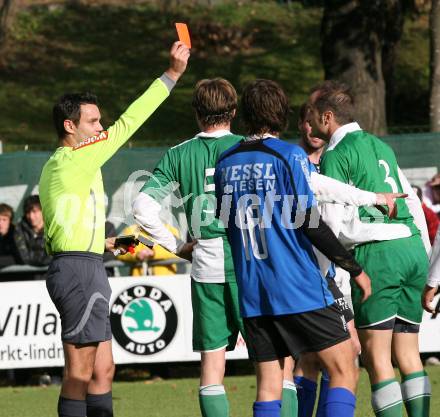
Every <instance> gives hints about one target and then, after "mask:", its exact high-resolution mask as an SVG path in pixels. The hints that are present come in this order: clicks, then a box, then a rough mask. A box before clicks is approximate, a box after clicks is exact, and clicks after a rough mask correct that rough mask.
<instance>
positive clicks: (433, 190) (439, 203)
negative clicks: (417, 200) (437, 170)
mask: <svg viewBox="0 0 440 417" xmlns="http://www.w3.org/2000/svg"><path fill="white" fill-rule="evenodd" d="M425 185H426V186H425V188H424V190H423V202H424V203H425V205H426V207H428V208H429V209H431V210H432V211H433V212H434V213H435V214H436V215H437V216H440V174H436V175H434V176H433V177H432V178H431V180H430V181H428V182H427V183H426V184H425Z"/></svg>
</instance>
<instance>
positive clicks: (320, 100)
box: [311, 80, 355, 125]
mask: <svg viewBox="0 0 440 417" xmlns="http://www.w3.org/2000/svg"><path fill="white" fill-rule="evenodd" d="M311 93H312V95H313V94H315V93H316V97H315V100H314V102H313V103H311V104H312V106H314V107H315V108H316V109H317V110H318V112H319V114H320V115H322V114H323V113H324V112H326V111H331V112H332V113H333V114H334V115H335V120H336V122H338V123H339V124H341V125H344V124H347V123H351V122H354V112H355V109H354V98H353V95H352V94H351V91H350V87H349V86H348V85H347V84H344V83H342V82H340V81H335V80H327V81H324V82H323V83H322V84H319V85H318V86H316V87H314V88H313V89H312V91H311Z"/></svg>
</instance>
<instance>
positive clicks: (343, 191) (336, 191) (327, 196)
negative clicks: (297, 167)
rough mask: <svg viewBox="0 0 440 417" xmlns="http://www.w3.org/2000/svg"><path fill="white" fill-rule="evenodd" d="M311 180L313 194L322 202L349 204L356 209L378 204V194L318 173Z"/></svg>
mask: <svg viewBox="0 0 440 417" xmlns="http://www.w3.org/2000/svg"><path fill="white" fill-rule="evenodd" d="M310 178H311V181H312V190H313V193H314V194H315V196H316V198H317V200H318V201H320V202H323V203H337V204H347V205H353V206H356V207H360V206H374V205H376V204H377V196H376V194H375V193H372V192H370V191H364V190H360V189H359V188H356V187H353V186H352V185H349V184H344V183H343V182H341V181H338V180H335V179H334V178H330V177H327V176H325V175H321V174H318V173H317V172H312V173H311V175H310Z"/></svg>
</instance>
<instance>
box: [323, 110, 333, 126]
mask: <svg viewBox="0 0 440 417" xmlns="http://www.w3.org/2000/svg"><path fill="white" fill-rule="evenodd" d="M333 118H334V115H333V112H332V111H330V110H328V111H325V112H324V113H323V114H322V122H323V124H324V125H329V124H330V123H331V121H332V120H333Z"/></svg>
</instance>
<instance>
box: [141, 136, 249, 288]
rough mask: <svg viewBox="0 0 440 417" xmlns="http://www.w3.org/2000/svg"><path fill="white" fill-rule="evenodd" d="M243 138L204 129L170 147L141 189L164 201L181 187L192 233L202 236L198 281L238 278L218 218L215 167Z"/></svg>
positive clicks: (196, 269) (197, 255)
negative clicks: (216, 215)
mask: <svg viewBox="0 0 440 417" xmlns="http://www.w3.org/2000/svg"><path fill="white" fill-rule="evenodd" d="M242 139H243V137H242V136H236V135H232V134H231V133H230V132H229V131H217V132H215V133H214V134H205V133H201V134H199V135H197V136H196V137H194V138H193V139H190V140H188V141H186V142H183V143H181V144H180V145H177V146H175V147H173V148H171V149H169V150H168V151H167V153H166V154H165V155H164V156H163V158H162V159H161V160H160V161H159V163H158V164H157V166H156V168H155V169H154V171H153V176H152V177H151V178H150V179H149V180H148V181H147V183H146V184H145V185H144V187H143V188H142V190H141V191H142V192H143V193H146V194H148V195H149V196H151V197H153V198H154V199H155V200H156V201H158V202H160V201H161V200H162V199H163V198H164V197H166V196H167V195H168V194H169V193H170V192H173V191H175V190H176V188H177V187H178V191H179V193H180V195H181V197H182V202H183V208H184V210H185V215H186V219H187V222H188V227H189V231H190V234H191V235H192V236H193V237H195V238H197V239H198V240H199V243H198V244H197V245H196V247H195V248H194V252H193V267H192V276H193V278H194V279H195V280H197V281H209V282H224V281H233V280H235V274H234V267H233V264H232V258H231V249H230V247H229V243H228V241H227V238H226V233H225V229H224V227H223V226H222V224H221V222H219V220H218V219H216V218H215V209H216V199H215V187H214V171H215V165H216V162H217V159H218V158H219V156H220V154H221V153H222V152H224V151H226V150H227V149H229V148H230V147H231V146H233V145H235V144H236V143H237V142H239V141H240V140H242Z"/></svg>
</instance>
